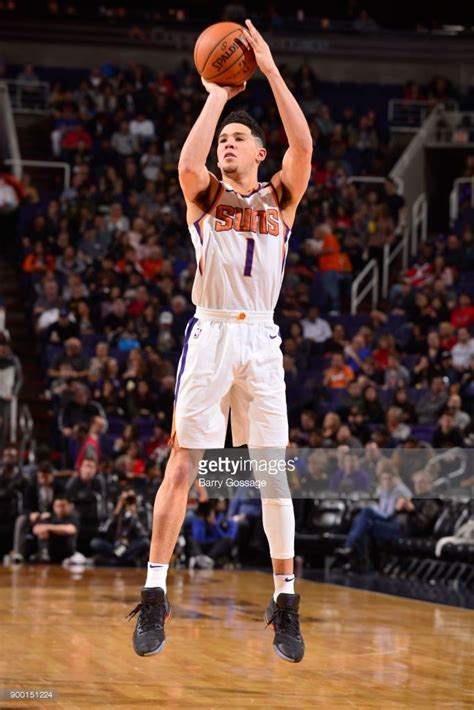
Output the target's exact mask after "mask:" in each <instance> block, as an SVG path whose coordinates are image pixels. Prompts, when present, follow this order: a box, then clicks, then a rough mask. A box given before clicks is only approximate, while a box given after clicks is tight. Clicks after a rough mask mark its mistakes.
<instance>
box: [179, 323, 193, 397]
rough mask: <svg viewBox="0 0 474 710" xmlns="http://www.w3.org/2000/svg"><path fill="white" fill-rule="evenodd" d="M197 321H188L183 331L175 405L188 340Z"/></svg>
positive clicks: (184, 363)
mask: <svg viewBox="0 0 474 710" xmlns="http://www.w3.org/2000/svg"><path fill="white" fill-rule="evenodd" d="M197 321H198V319H197V318H194V317H193V318H191V320H189V321H188V325H187V326H186V330H185V331H184V343H183V352H182V354H181V359H180V367H179V372H178V379H177V380H176V389H175V391H174V401H175V403H176V401H177V399H178V392H179V383H180V382H181V375H182V374H183V372H184V368H185V365H186V356H187V354H188V343H189V338H190V337H191V333H192V330H193V328H194V326H195V325H196V323H197Z"/></svg>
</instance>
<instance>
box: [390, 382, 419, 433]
mask: <svg viewBox="0 0 474 710" xmlns="http://www.w3.org/2000/svg"><path fill="white" fill-rule="evenodd" d="M392 406H394V407H398V409H401V411H402V413H403V421H404V422H406V424H416V423H417V421H418V417H417V415H416V410H415V405H414V404H413V402H411V401H410V399H409V398H408V392H407V390H406V389H405V387H398V388H397V389H396V390H395V392H394V395H393V400H392Z"/></svg>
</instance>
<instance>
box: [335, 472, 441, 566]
mask: <svg viewBox="0 0 474 710" xmlns="http://www.w3.org/2000/svg"><path fill="white" fill-rule="evenodd" d="M391 485H393V482H392V483H388V482H387V483H384V487H385V486H391ZM395 485H396V486H397V489H396V490H397V492H400V495H399V496H398V497H397V498H396V501H395V509H394V511H393V512H392V513H391V514H389V515H382V514H381V513H379V512H378V511H374V510H369V509H367V508H366V509H364V510H363V511H361V513H359V515H358V516H357V518H356V519H355V521H354V524H353V526H352V527H351V530H350V532H349V535H348V537H347V539H346V542H345V544H344V546H343V547H342V548H339V550H338V552H339V554H340V555H343V556H345V557H350V556H351V555H352V553H353V551H354V550H355V548H356V546H358V545H360V543H361V542H362V540H363V538H364V537H365V536H366V535H367V536H369V538H370V539H372V540H373V541H374V542H376V543H386V542H390V541H392V540H396V539H397V538H398V537H401V536H402V535H403V536H404V537H420V536H423V535H429V534H430V532H431V530H432V529H433V525H434V523H435V521H436V519H437V517H438V515H439V512H440V509H441V504H440V501H438V500H437V499H434V498H433V497H432V495H433V494H432V490H433V481H432V479H431V476H430V474H429V473H426V472H424V471H419V472H417V473H415V474H414V475H413V490H414V493H415V497H412V496H411V494H410V492H409V490H408V489H406V487H405V486H404V485H403V484H402V483H401V482H400V483H398V482H397V483H396V484H395ZM407 490H408V492H407ZM392 505H393V496H391V497H390V502H389V504H388V506H389V507H388V509H389V510H390V507H391V506H392Z"/></svg>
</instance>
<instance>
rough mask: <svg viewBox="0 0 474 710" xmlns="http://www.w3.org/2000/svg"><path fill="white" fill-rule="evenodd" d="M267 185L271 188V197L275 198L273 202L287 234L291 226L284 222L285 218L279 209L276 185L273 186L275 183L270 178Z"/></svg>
mask: <svg viewBox="0 0 474 710" xmlns="http://www.w3.org/2000/svg"><path fill="white" fill-rule="evenodd" d="M268 186H269V187H270V188H271V191H272V195H273V199H274V200H275V204H276V206H277V208H278V211H279V213H280V217H281V221H282V222H283V226H284V227H285V229H286V232H287V234H289V233H290V232H291V227H290V226H289V225H288V224H287V223H286V222H285V220H284V219H283V213H282V211H281V207H280V200H279V199H278V192H277V191H276V187H275V185H274V184H273V183H272V181H271V180H270V182H269V183H268Z"/></svg>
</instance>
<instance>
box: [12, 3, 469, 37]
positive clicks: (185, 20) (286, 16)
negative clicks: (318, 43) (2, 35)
mask: <svg viewBox="0 0 474 710" xmlns="http://www.w3.org/2000/svg"><path fill="white" fill-rule="evenodd" d="M0 13H2V14H3V13H4V14H6V15H9V16H15V15H19V16H21V17H34V18H35V19H39V18H42V19H50V20H53V21H54V20H56V19H62V20H63V21H64V20H68V21H82V22H94V21H95V22H97V21H98V20H100V21H102V22H104V21H105V22H108V23H109V24H111V25H125V26H130V27H131V32H132V36H134V37H136V38H138V39H142V38H143V37H144V36H146V35H147V24H145V23H148V24H149V23H170V24H175V23H176V24H189V23H198V22H203V21H204V22H208V24H211V22H213V21H214V22H216V21H217V20H218V19H219V17H220V18H221V19H223V20H233V21H236V22H243V21H244V20H245V18H246V17H249V15H250V16H251V17H252V18H253V19H254V20H256V21H258V22H260V23H261V24H262V25H263V26H264V27H265V28H266V29H267V30H273V31H278V30H284V29H288V28H291V29H292V30H294V29H295V28H298V26H300V27H301V28H302V27H306V26H307V25H308V23H310V27H311V29H312V30H319V31H321V32H329V31H336V32H337V31H339V32H354V33H362V34H367V33H374V32H377V31H381V30H382V31H387V30H388V29H395V30H401V29H403V30H407V29H408V30H411V31H413V30H415V31H416V32H417V33H426V32H430V31H438V32H439V31H440V30H442V29H443V27H444V26H445V25H449V24H450V25H451V26H452V25H453V23H458V24H459V23H461V22H466V23H467V24H469V15H468V14H467V11H465V10H463V9H462V8H457V11H456V12H455V13H454V14H453V12H452V9H451V8H443V9H440V7H439V6H438V7H437V9H436V10H435V9H434V8H429V9H428V10H425V11H424V10H423V9H421V8H420V9H418V10H417V11H416V12H413V9H412V8H407V7H405V6H404V5H403V4H401V5H397V6H394V7H392V8H390V12H387V11H385V12H382V11H381V9H380V6H379V4H378V3H375V2H374V1H373V0H341V2H334V0H332V2H321V3H319V4H318V5H317V6H314V5H313V4H312V3H310V2H304V0H302V1H300V2H299V3H297V4H296V6H294V7H291V6H288V5H287V4H284V3H281V2H280V3H278V2H269V3H267V4H265V3H262V4H259V5H258V6H251V5H250V4H249V3H244V2H243V1H242V0H230V2H228V3H224V4H223V5H222V7H221V9H220V10H218V9H217V8H213V11H211V10H210V9H209V10H208V11H207V12H206V10H205V8H203V7H202V5H201V6H200V5H199V4H196V3H187V2H180V3H179V5H178V6H176V4H175V3H160V5H156V6H150V3H146V2H136V0H135V1H132V0H117V1H115V2H111V1H109V2H107V3H100V4H99V5H90V4H87V3H80V2H78V1H77V0H47V2H42V3H36V4H35V5H34V6H32V5H31V3H28V2H27V0H2V2H0ZM463 18H464V19H463Z"/></svg>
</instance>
